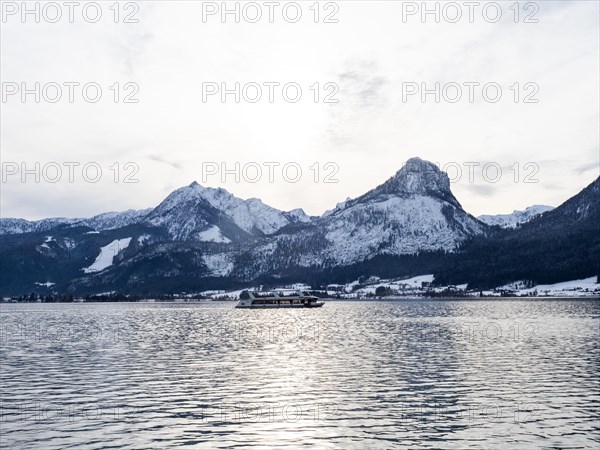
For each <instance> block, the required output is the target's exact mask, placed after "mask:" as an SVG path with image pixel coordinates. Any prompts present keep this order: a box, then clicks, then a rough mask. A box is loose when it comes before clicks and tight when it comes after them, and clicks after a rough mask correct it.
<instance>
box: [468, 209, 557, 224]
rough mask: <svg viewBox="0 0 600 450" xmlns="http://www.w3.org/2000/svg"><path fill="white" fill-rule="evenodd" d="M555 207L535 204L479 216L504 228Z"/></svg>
mask: <svg viewBox="0 0 600 450" xmlns="http://www.w3.org/2000/svg"><path fill="white" fill-rule="evenodd" d="M553 209H554V207H552V206H546V205H534V206H530V207H529V208H526V209H525V211H517V210H515V211H513V213H512V214H496V215H482V216H479V217H477V218H478V219H479V220H481V221H482V222H484V223H486V224H488V225H497V226H499V227H502V228H516V227H517V226H518V225H521V224H524V223H527V222H529V221H530V220H531V219H533V218H535V217H537V216H539V215H541V214H544V213H546V212H548V211H552V210H553Z"/></svg>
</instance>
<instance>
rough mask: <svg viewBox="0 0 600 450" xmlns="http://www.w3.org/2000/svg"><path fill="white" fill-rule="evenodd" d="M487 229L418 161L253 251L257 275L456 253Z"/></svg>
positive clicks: (440, 174) (447, 184)
mask: <svg viewBox="0 0 600 450" xmlns="http://www.w3.org/2000/svg"><path fill="white" fill-rule="evenodd" d="M484 229H485V225H484V224H482V223H481V222H479V221H478V220H476V219H475V218H474V217H472V216H470V215H469V214H467V213H466V212H465V211H464V210H463V209H462V207H461V206H460V203H459V202H458V201H457V200H456V198H455V197H454V195H453V194H452V192H451V191H450V181H449V179H448V176H447V175H446V174H445V173H444V172H441V171H440V170H439V169H438V168H437V166H435V165H434V164H432V163H430V162H427V161H423V160H421V159H419V158H413V159H411V160H409V161H408V162H407V164H406V165H405V167H403V168H402V169H401V170H399V171H398V172H397V173H396V175H394V176H393V177H392V178H390V179H389V180H388V181H386V182H385V183H384V184H382V185H381V186H379V187H377V188H375V189H373V190H372V191H369V192H367V193H366V194H364V195H363V196H361V197H358V198H357V199H354V200H347V201H345V202H343V203H341V204H338V206H337V207H336V208H335V209H334V210H332V211H330V212H329V213H328V214H326V215H324V216H322V217H321V218H319V219H317V220H316V221H314V222H313V223H312V224H311V225H310V226H307V227H304V228H302V229H300V230H293V231H291V232H289V233H281V234H279V235H277V236H275V237H274V239H273V240H272V241H270V242H268V243H265V244H264V245H262V246H260V247H259V248H257V249H256V250H255V251H254V254H253V257H254V261H255V264H256V266H254V267H253V270H256V271H258V272H263V271H264V272H273V269H274V267H278V266H287V265H289V264H294V265H298V266H303V267H307V266H313V265H323V266H330V267H331V266H342V265H348V264H353V263H357V262H361V261H364V260H367V259H370V258H373V257H374V256H377V255H408V254H417V253H420V252H427V251H437V250H443V251H448V252H452V251H454V250H456V248H457V247H458V246H459V245H460V243H461V242H463V241H464V240H465V239H466V238H468V237H470V236H473V235H476V234H481V233H483V232H484Z"/></svg>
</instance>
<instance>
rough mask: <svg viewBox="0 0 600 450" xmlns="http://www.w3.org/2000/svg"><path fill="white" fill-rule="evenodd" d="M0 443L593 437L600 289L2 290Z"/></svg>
mask: <svg viewBox="0 0 600 450" xmlns="http://www.w3.org/2000/svg"><path fill="white" fill-rule="evenodd" d="M0 319H1V322H0V325H1V328H0V333H1V335H0V339H1V371H0V381H1V423H0V428H1V432H2V436H1V444H2V448H10V449H19V448H22V449H35V448H44V449H49V448H78V449H79V448H94V449H96V448H98V449H99V448H175V447H181V446H187V447H188V448H284V447H287V448H301V447H306V448H309V447H310V448H315V447H317V448H340V449H353V448H356V449H365V448H368V449H376V448H382V449H383V448H385V449H387V448H417V447H418V448H460V449H465V448H487V449H489V448H494V449H498V448H507V449H519V448H532V449H534V448H535V449H537V448H594V449H597V448H598V447H599V446H600V375H599V374H600V301H599V300H502V301H491V300H490V301H461V300H448V301H425V300H402V301H361V302H351V301H348V302H334V301H331V302H328V303H327V304H326V305H325V306H324V307H323V308H318V309H302V310H283V309H282V310H236V309H234V303H231V302H207V303H178V304H172V303H171V304H170V303H106V304H102V303H96V304H10V305H2V306H1V314H0Z"/></svg>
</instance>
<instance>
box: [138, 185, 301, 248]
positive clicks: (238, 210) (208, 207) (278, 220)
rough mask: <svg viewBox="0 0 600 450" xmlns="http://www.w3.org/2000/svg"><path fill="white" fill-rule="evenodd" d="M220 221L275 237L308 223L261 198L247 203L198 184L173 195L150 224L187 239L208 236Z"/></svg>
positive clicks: (152, 216)
mask: <svg viewBox="0 0 600 450" xmlns="http://www.w3.org/2000/svg"><path fill="white" fill-rule="evenodd" d="M302 213H303V214H304V212H302ZM304 216H306V215H305V214H304ZM218 217H226V218H227V219H228V220H230V221H231V222H232V223H233V224H235V225H236V226H237V227H238V228H240V229H241V230H243V231H245V232H247V233H250V234H256V233H257V232H258V234H264V235H269V234H273V233H275V232H276V231H278V230H279V229H281V228H282V227H284V226H286V225H288V224H289V223H295V222H306V219H305V218H304V217H303V216H302V215H300V214H290V213H285V212H283V211H280V210H278V209H276V208H273V207H271V206H269V205H265V204H264V203H263V202H262V201H261V200H260V199H258V198H250V199H248V200H243V199H241V198H238V197H236V196H235V195H233V194H232V193H230V192H229V191H227V190H225V189H223V188H211V187H205V186H202V185H200V184H198V183H197V182H193V183H191V184H190V185H188V186H184V187H182V188H180V189H177V190H175V191H173V192H172V193H171V194H169V195H168V196H167V198H165V200H163V202H162V203H161V204H160V205H158V207H157V208H156V209H155V210H154V211H153V212H152V214H151V220H150V222H151V223H153V224H154V225H162V226H166V227H167V228H168V229H169V230H170V234H172V235H177V236H178V237H179V238H181V239H187V238H193V237H197V236H204V235H203V234H202V233H203V232H204V231H205V229H208V227H209V226H211V225H215V224H216V223H215V221H220V220H221V219H219V218H218ZM180 230H184V231H185V232H184V233H181V232H180ZM192 230H193V232H192ZM199 233H200V234H199Z"/></svg>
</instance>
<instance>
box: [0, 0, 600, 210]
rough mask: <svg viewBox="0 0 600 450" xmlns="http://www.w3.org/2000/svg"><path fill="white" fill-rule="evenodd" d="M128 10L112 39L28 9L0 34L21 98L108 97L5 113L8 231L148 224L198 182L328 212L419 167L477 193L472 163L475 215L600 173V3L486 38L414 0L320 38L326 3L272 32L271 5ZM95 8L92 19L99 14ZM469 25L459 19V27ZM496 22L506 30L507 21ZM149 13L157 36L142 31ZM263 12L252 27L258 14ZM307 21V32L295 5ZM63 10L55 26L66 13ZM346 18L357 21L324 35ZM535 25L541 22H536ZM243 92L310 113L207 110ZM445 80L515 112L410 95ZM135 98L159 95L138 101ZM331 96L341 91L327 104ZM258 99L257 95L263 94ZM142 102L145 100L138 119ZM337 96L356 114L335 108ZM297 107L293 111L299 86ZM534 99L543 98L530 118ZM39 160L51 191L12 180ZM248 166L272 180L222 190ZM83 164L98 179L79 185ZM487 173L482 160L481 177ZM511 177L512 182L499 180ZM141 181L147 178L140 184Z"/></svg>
mask: <svg viewBox="0 0 600 450" xmlns="http://www.w3.org/2000/svg"><path fill="white" fill-rule="evenodd" d="M20 3H21V2H17V3H15V4H16V5H17V6H20ZM58 3H59V4H62V2H58ZM110 3H112V2H109V3H102V18H101V19H100V20H99V21H98V22H97V23H88V22H86V21H85V20H84V19H83V17H82V13H81V11H80V10H76V11H75V12H74V23H69V18H68V9H67V7H63V10H62V13H63V17H62V18H61V20H58V21H57V22H56V23H48V21H47V20H44V16H42V17H41V20H40V23H36V22H35V21H34V19H35V18H34V17H31V16H26V19H27V20H26V23H22V20H21V17H20V15H19V12H17V13H16V14H14V15H11V14H9V13H10V11H5V14H4V15H3V23H1V24H0V26H1V36H0V37H1V44H0V45H1V47H0V50H1V61H0V62H1V64H0V67H1V69H0V78H1V80H2V83H3V92H4V94H8V93H9V91H10V90H11V89H12V88H14V86H15V84H13V83H16V86H19V89H21V87H22V85H21V83H26V87H29V88H33V87H34V83H35V82H39V83H40V86H47V90H46V92H45V94H46V97H48V98H51V97H54V96H55V92H56V91H55V90H53V89H54V88H52V85H50V84H49V83H58V84H60V85H63V83H65V82H77V83H80V84H81V85H83V84H85V83H90V82H94V83H98V85H99V86H100V87H101V88H102V98H101V99H100V100H99V101H98V102H97V103H90V102H87V101H85V100H84V99H83V97H82V93H81V87H75V88H74V101H73V103H70V102H69V101H68V90H67V88H66V87H65V86H64V85H63V92H62V97H61V99H60V100H59V101H57V102H56V103H49V102H48V101H46V100H45V99H44V98H43V97H42V98H41V100H40V103H36V102H35V101H34V96H33V95H28V96H27V97H26V102H24V103H23V102H22V100H21V96H20V93H17V94H15V95H6V96H5V98H3V99H2V104H1V119H0V125H1V130H0V145H1V151H2V154H1V157H2V163H3V176H4V178H5V179H3V180H2V186H1V187H2V192H1V200H2V208H1V209H2V211H1V214H2V217H24V218H28V219H38V218H43V217H51V216H72V217H84V216H91V215H93V214H98V213H100V212H105V211H115V210H124V209H129V208H135V209H139V208H146V207H149V206H155V205H157V204H158V203H159V202H160V201H161V200H162V199H163V198H164V197H165V196H166V195H168V193H169V192H171V191H172V190H174V189H176V188H178V187H181V186H183V185H186V184H189V183H191V182H192V181H194V180H196V181H198V182H199V183H201V184H204V185H207V186H212V187H223V188H225V189H227V190H229V191H230V192H232V193H233V194H235V195H237V196H239V197H242V198H250V197H258V198H260V199H262V200H263V201H264V202H265V203H267V204H269V205H271V206H274V207H276V208H279V209H283V210H290V209H293V208H299V207H301V208H304V210H305V211H306V212H307V213H309V214H315V215H317V214H321V213H322V212H323V211H325V210H326V209H330V208H332V207H334V206H335V204H336V203H337V202H340V201H342V200H344V199H345V198H346V197H356V196H359V195H361V194H362V193H364V192H366V191H368V190H369V189H371V188H373V187H375V186H377V185H378V184H381V183H382V182H384V181H385V180H386V179H387V178H389V177H390V176H392V175H393V174H394V173H395V172H396V171H397V170H398V169H400V168H401V167H402V164H403V162H404V161H406V160H407V159H408V158H411V157H413V156H419V157H421V158H423V159H427V160H430V161H433V162H437V163H440V164H441V165H442V166H444V165H445V166H446V168H448V171H449V175H450V176H451V178H458V177H457V172H456V167H457V166H462V168H463V173H462V177H460V179H457V180H456V182H454V183H453V185H452V189H453V191H454V194H455V195H456V197H457V198H458V200H459V201H460V202H461V203H462V205H463V206H464V208H465V209H466V210H467V211H468V212H470V213H472V214H475V215H479V214H495V213H509V212H512V211H513V210H514V209H523V208H525V207H527V206H529V205H532V204H548V205H553V206H557V205H559V204H560V203H562V202H563V201H565V200H566V199H568V198H569V197H571V196H572V195H574V194H576V193H577V192H579V191H580V190H581V189H582V188H584V187H585V186H587V185H588V184H589V183H591V182H592V181H593V180H594V179H595V178H596V177H598V176H599V175H600V145H599V135H600V130H599V126H600V125H599V124H600V117H599V98H600V92H599V86H598V84H599V81H598V80H599V78H600V72H599V60H600V55H599V41H600V36H599V17H600V14H599V7H598V5H599V3H598V2H596V1H560V2H547V1H544V2H538V3H537V5H538V7H539V11H536V10H535V9H537V8H535V9H534V8H533V7H528V8H529V9H528V10H524V7H525V2H522V3H521V5H520V6H521V10H520V11H519V12H520V14H519V20H518V23H515V20H514V18H515V17H514V11H513V10H510V9H509V7H510V6H511V5H512V4H513V2H512V1H511V2H499V4H500V5H501V7H502V9H501V11H502V13H503V15H502V18H501V19H500V20H499V21H498V22H497V23H490V21H491V20H490V21H488V20H485V19H484V17H483V13H482V10H481V8H477V9H476V10H475V11H474V15H473V23H470V21H469V17H468V13H469V10H468V7H467V6H465V5H464V4H463V3H461V2H459V3H458V4H459V6H462V12H463V17H462V19H461V20H459V21H458V22H457V23H449V22H448V21H446V20H444V17H443V16H442V18H441V20H440V23H435V18H434V17H431V16H428V17H426V19H427V20H426V23H423V21H422V20H421V19H420V16H419V14H415V15H411V16H405V19H406V20H403V7H404V8H405V10H404V12H409V10H408V9H406V8H407V5H406V2H405V5H404V6H403V4H402V2H392V1H379V2H378V1H368V2H367V1H364V2H363V1H344V2H337V3H336V4H330V5H325V2H323V3H321V5H320V8H319V9H320V14H319V23H314V10H310V9H309V6H310V5H311V4H312V3H313V2H307V3H302V5H301V9H302V18H301V19H300V20H299V21H298V22H296V23H289V22H288V21H286V20H285V19H284V17H283V14H282V10H281V8H282V7H281V6H280V7H279V8H277V9H275V13H274V17H273V19H274V23H269V17H268V15H269V10H268V7H267V6H266V5H264V4H263V3H262V2H259V3H258V5H259V6H261V9H262V13H263V17H262V19H261V20H260V21H259V22H258V23H248V22H247V21H245V20H244V17H243V16H242V17H241V20H240V23H235V20H234V17H232V16H227V17H226V18H227V23H222V21H221V19H220V16H219V15H218V14H215V15H213V16H207V17H206V19H207V21H206V23H204V22H203V14H202V12H203V11H202V9H203V4H202V2H192V1H180V2H172V1H169V2H161V1H152V2H150V1H147V2H137V3H135V4H133V6H132V5H127V6H126V5H125V4H122V5H121V7H122V8H121V11H120V15H119V23H114V20H113V19H114V11H112V10H109V5H110ZM220 3H221V2H218V4H217V6H219V5H220ZM420 3H421V2H418V3H416V5H417V6H418V5H419V4H420ZM433 3H434V2H430V3H429V4H430V5H431V4H433ZM81 4H82V5H83V4H85V2H82V3H81ZM229 4H230V6H231V8H233V7H234V2H230V3H229ZM281 4H282V5H285V4H286V3H285V2H281ZM481 4H482V5H485V4H486V2H481ZM32 5H33V3H32ZM135 5H137V6H138V7H139V11H136V8H135ZM242 5H243V4H242ZM336 5H337V8H336ZM442 6H444V5H443V4H442ZM32 8H33V6H32ZM204 8H207V4H206V2H205V4H204ZM336 9H339V10H338V11H336ZM93 12H94V11H92V10H88V11H87V13H88V16H86V17H88V18H93V14H92V13H93ZM455 12H456V11H452V10H450V9H446V14H447V16H448V18H450V19H452V18H453V17H454V15H455ZM493 12H494V11H492V10H488V11H487V13H488V16H486V17H487V18H488V19H493V14H492V13H493ZM129 13H132V14H133V15H132V16H131V18H133V19H136V20H138V23H124V19H125V16H127V14H129ZM246 13H247V17H248V18H250V19H252V18H253V17H254V15H255V13H256V10H251V9H249V8H248V9H246ZM287 13H288V15H287V16H286V17H287V18H288V19H293V18H294V13H295V10H294V9H293V8H291V7H290V8H289V9H288V10H287ZM45 14H46V18H49V19H52V18H53V17H54V15H55V12H54V11H52V10H51V9H47V10H46V11H45ZM330 14H333V15H331V16H330V17H329V19H335V20H337V23H323V22H324V21H325V18H326V17H327V16H328V15H330ZM530 14H533V15H532V16H530V20H531V19H536V20H537V21H538V22H537V23H524V22H525V18H526V17H527V16H529V15H530ZM116 82H118V83H120V85H119V92H120V96H119V101H118V102H117V103H115V102H114V97H113V95H114V91H115V88H113V89H112V90H111V89H110V87H111V86H114V83H116ZM236 82H239V83H241V85H242V86H243V85H246V84H247V83H258V84H261V85H262V84H263V83H265V82H267V83H269V82H273V83H280V85H284V84H286V83H298V85H299V86H300V87H301V88H302V97H301V98H300V100H299V101H298V102H296V103H291V102H288V101H286V100H285V99H284V98H283V94H282V89H281V86H276V87H274V101H273V103H270V102H269V99H268V88H267V87H266V86H264V85H263V98H262V99H261V100H260V101H258V102H257V103H250V102H248V101H245V100H244V99H243V98H242V99H241V101H240V103H235V101H234V99H233V97H234V96H233V95H229V96H228V97H227V98H226V100H227V101H226V102H225V103H222V102H221V98H220V95H218V94H217V95H212V96H208V97H207V98H206V101H203V95H202V94H203V83H216V85H217V86H219V85H220V84H221V83H227V86H228V87H230V88H233V86H234V84H235V83H236ZM436 82H439V83H441V85H440V86H447V91H446V94H447V97H454V96H455V92H456V91H455V90H453V88H452V86H455V85H452V84H448V83H458V84H459V85H463V83H465V82H467V83H469V82H473V83H480V84H481V85H484V84H486V83H492V82H493V83H498V85H500V86H501V87H502V96H501V98H500V100H499V101H498V102H496V103H492V102H491V101H488V100H486V99H485V98H484V97H483V93H482V88H481V86H478V87H475V88H474V101H473V102H472V103H471V102H470V101H469V98H468V97H469V92H468V89H467V87H464V85H463V97H462V99H461V100H459V101H458V102H456V103H450V102H449V101H446V100H445V99H444V98H442V99H441V101H440V102H439V103H436V102H435V101H434V96H433V95H429V96H428V97H426V99H425V100H426V101H425V102H423V101H422V99H421V96H420V95H418V94H417V95H412V96H408V97H406V98H405V99H403V90H404V91H405V92H406V90H407V89H410V87H411V86H413V87H414V86H420V85H421V83H426V86H427V87H430V88H432V87H434V85H435V83H436ZM7 83H8V84H7ZM126 83H135V85H136V86H138V87H139V91H138V92H136V93H133V85H127V86H128V87H127V88H125V84H126ZM315 83H319V94H320V95H319V99H318V100H319V101H318V103H315V101H314V91H315V88H314V84H315ZM327 83H333V84H330V85H327V86H328V87H327V89H326V88H325V87H326V84H327ZM411 83H416V84H411ZM515 83H519V89H518V92H519V94H520V95H519V99H518V102H516V103H515V98H514V95H515V91H516V90H517V89H516V88H515ZM528 83H529V84H528ZM205 86H206V85H205ZM212 86H214V85H212ZM251 86H252V85H249V88H248V89H247V91H246V94H248V96H252V97H253V96H254V93H255V91H254V90H253V88H251ZM311 86H313V90H311ZM336 86H338V87H339V92H337V93H335V92H334V90H335V87H336ZM511 86H513V89H511ZM536 86H537V87H539V90H537V88H536ZM205 89H206V88H205ZM489 92H492V94H493V93H494V92H493V91H489ZM489 92H488V93H489ZM88 93H89V92H88ZM132 93H133V96H132V97H131V99H137V100H139V101H138V103H124V102H123V100H124V97H125V96H126V95H127V94H132ZM329 93H332V94H333V96H332V97H331V99H335V100H338V102H337V103H325V102H324V98H325V96H326V95H328V94H329ZM288 94H290V96H292V97H293V95H294V90H288ZM90 95H93V92H92V94H90ZM491 96H493V95H491ZM526 98H527V99H528V100H538V102H537V103H525V101H524V100H525V99H526ZM36 162H39V163H40V165H41V166H40V167H44V165H46V166H45V167H46V173H45V175H46V176H45V177H44V176H42V179H41V180H40V182H39V183H37V182H35V179H34V175H27V177H26V180H25V183H23V182H22V180H21V173H17V174H15V175H11V174H10V173H7V172H12V171H14V168H15V167H16V166H15V164H16V165H17V166H18V167H19V172H20V170H21V164H22V163H25V164H27V167H28V168H30V169H34V168H35V166H34V164H35V163H36ZM53 162H54V163H56V164H58V165H62V167H63V173H62V176H61V178H60V179H59V181H58V182H56V183H51V182H49V181H51V180H50V179H51V178H55V177H56V172H55V169H56V166H55V165H52V164H49V163H53ZM236 162H239V163H240V164H241V166H242V167H243V166H244V165H245V164H248V163H255V165H249V166H246V167H247V172H246V175H247V178H256V175H257V174H256V171H255V167H256V165H259V166H262V167H263V173H262V177H261V178H260V179H259V180H258V181H257V182H255V183H253V182H251V181H252V180H251V179H246V180H244V179H241V180H240V181H239V182H236V180H235V179H234V176H233V175H228V176H227V179H226V180H225V182H222V180H221V176H220V174H216V175H207V173H206V169H214V168H215V167H218V166H220V165H221V164H222V163H224V164H226V165H227V167H228V168H229V169H233V168H234V167H235V166H234V164H235V163H236ZM64 163H79V164H80V165H79V166H78V167H75V168H74V172H73V176H74V181H73V182H72V183H71V182H70V181H69V176H68V175H69V174H68V167H67V166H64ZM90 163H95V164H97V166H96V167H100V168H101V169H102V176H101V177H100V180H99V181H98V182H96V183H92V182H89V181H86V180H85V179H84V177H83V174H82V167H83V165H85V164H88V165H89V164H90ZM127 163H134V164H135V165H129V166H127V165H126V164H127ZM265 163H266V164H269V163H279V164H280V165H279V166H272V167H273V168H274V169H273V176H274V182H273V183H271V182H270V180H269V170H268V166H266V165H265ZM294 163H295V164H296V165H295V166H294ZM315 163H317V165H318V166H319V167H320V170H319V172H318V174H317V173H316V171H315V167H316V166H314V164H315ZM328 163H333V164H329V165H327V164H328ZM468 163H479V164H480V166H476V167H474V172H473V174H474V178H473V179H472V180H470V179H469V170H468V166H467V165H466V164H468ZM487 163H495V164H497V166H496V165H495V164H494V165H493V166H488V170H487V173H486V174H485V175H487V178H488V179H487V180H486V179H485V178H484V173H483V170H482V167H483V165H484V164H487ZM115 164H116V166H115ZM285 164H288V166H287V168H288V171H287V172H286V173H285V174H284V173H283V170H282V169H283V166H284V165H285ZM215 165H216V166H215ZM498 166H499V167H501V168H502V174H501V176H500V177H499V178H500V179H499V181H497V182H496V183H493V182H491V179H494V178H497V177H498V176H497V173H496V168H497V167H498ZM89 167H91V166H88V169H89V170H88V172H87V175H88V177H89V178H93V177H94V176H95V172H94V170H93V167H92V168H89ZM111 167H112V169H111ZM116 167H118V168H119V172H118V174H117V173H116V170H115V168H116ZM294 167H300V168H301V170H302V176H301V177H300V179H299V181H297V182H296V183H292V182H291V180H290V181H286V180H285V179H284V175H287V176H288V178H294V177H295V176H296V173H295V169H294ZM311 167H312V169H311ZM511 167H512V168H511ZM137 169H139V170H137ZM203 169H204V171H205V173H204V178H205V180H203ZM517 169H518V172H517ZM538 169H539V170H538ZM134 172H135V173H134ZM42 175H44V174H42ZM126 175H131V177H130V179H131V180H138V182H137V183H126V182H124V178H125V176H126ZM327 175H329V178H327V177H326V176H327ZM115 176H117V182H115V179H114V178H115ZM315 176H318V179H317V181H318V182H316V183H315ZM44 178H46V180H45V179H44ZM326 178H327V181H336V180H337V183H327V182H325V181H326ZM515 178H516V180H515ZM536 180H537V182H535V181H536ZM203 181H204V182H203ZM515 181H516V182H515ZM525 181H531V182H525Z"/></svg>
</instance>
